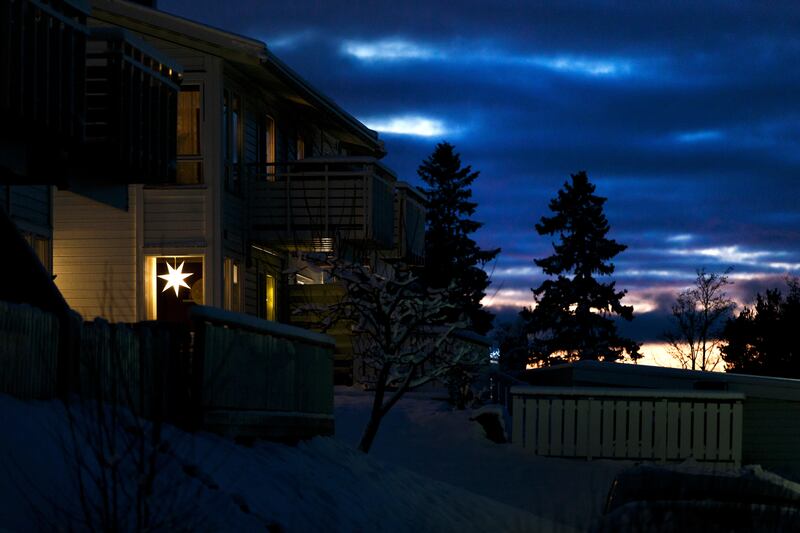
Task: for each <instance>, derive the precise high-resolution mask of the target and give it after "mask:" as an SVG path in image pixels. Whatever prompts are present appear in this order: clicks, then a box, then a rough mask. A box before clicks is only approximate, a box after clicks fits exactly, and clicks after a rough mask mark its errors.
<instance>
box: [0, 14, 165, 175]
mask: <svg viewBox="0 0 800 533" xmlns="http://www.w3.org/2000/svg"><path fill="white" fill-rule="evenodd" d="M88 12H89V4H88V2H86V1H85V0H4V1H3V2H2V3H0V142H2V143H3V147H4V150H3V151H2V153H0V179H2V180H3V181H6V182H10V183H55V184H58V185H66V184H69V183H71V182H73V181H75V180H77V181H80V182H84V181H88V182H96V181H101V182H103V183H108V182H110V181H114V182H116V183H163V182H171V181H173V180H174V179H175V150H176V125H177V99H178V91H179V86H178V84H179V81H180V68H179V67H178V65H177V64H176V63H175V62H174V61H172V60H171V59H168V58H165V57H163V56H162V55H161V54H160V53H159V52H158V51H156V50H155V49H153V48H152V47H150V46H148V45H147V44H146V43H145V42H143V41H141V40H139V39H137V38H135V37H134V36H133V35H131V34H130V33H127V32H125V31H123V30H121V29H118V28H94V29H90V28H88V27H87V25H86V18H87V14H88ZM68 176H69V179H68V178H67V177H68Z"/></svg>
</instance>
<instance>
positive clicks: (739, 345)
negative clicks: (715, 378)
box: [720, 279, 800, 378]
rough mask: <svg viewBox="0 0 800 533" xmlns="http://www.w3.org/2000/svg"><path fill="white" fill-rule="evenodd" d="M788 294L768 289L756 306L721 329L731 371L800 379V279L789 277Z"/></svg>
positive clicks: (747, 309)
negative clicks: (798, 332)
mask: <svg viewBox="0 0 800 533" xmlns="http://www.w3.org/2000/svg"><path fill="white" fill-rule="evenodd" d="M787 285H788V288H789V290H788V294H787V295H786V296H784V295H783V294H782V293H781V291H780V290H778V289H769V290H767V291H766V293H765V294H763V295H762V294H760V293H759V294H758V295H756V302H755V305H754V306H753V307H752V308H750V307H745V308H744V309H743V310H742V312H741V313H739V316H737V317H736V318H729V319H728V321H727V322H726V324H725V327H724V329H723V330H722V334H721V338H722V347H721V349H720V351H721V352H722V358H723V359H724V360H725V364H726V367H727V368H726V370H727V371H728V372H738V373H745V374H758V375H766V376H779V377H784V378H800V340H798V337H797V325H798V324H800V280H797V279H790V280H787Z"/></svg>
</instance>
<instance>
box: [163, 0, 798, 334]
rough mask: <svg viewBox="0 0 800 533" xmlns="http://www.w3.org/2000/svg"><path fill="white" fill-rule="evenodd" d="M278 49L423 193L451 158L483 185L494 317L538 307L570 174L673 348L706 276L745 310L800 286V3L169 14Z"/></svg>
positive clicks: (306, 7)
mask: <svg viewBox="0 0 800 533" xmlns="http://www.w3.org/2000/svg"><path fill="white" fill-rule="evenodd" d="M159 8H160V9H163V10H165V11H168V12H172V13H175V14H178V15H182V16H185V17H188V18H192V19H194V20H198V21H200V22H204V23H207V24H211V25H213V26H217V27H220V28H223V29H226V30H229V31H233V32H236V33H240V34H243V35H247V36H249V37H253V38H256V39H259V40H262V41H264V42H265V43H266V44H267V46H268V47H269V48H270V49H271V50H272V51H273V52H274V53H275V54H277V55H278V56H279V57H280V58H282V59H283V60H284V61H285V62H286V63H288V64H289V65H290V66H291V67H292V68H293V69H294V70H296V71H297V72H298V73H299V74H300V75H301V76H302V77H304V78H305V79H306V80H308V81H309V82H310V83H311V84H312V85H313V86H315V87H316V88H317V89H319V90H320V91H322V92H323V93H325V94H327V95H329V96H330V97H332V98H333V99H334V100H335V101H337V102H338V103H339V104H340V105H341V106H342V107H344V108H345V109H346V110H348V111H349V112H350V113H351V114H353V115H354V116H355V117H357V118H358V119H360V120H361V121H362V122H364V123H365V124H366V125H368V126H369V127H371V128H373V129H375V130H378V131H379V132H380V134H381V138H382V139H383V140H384V141H385V143H386V148H387V150H388V156H387V157H386V158H385V162H386V163H387V164H388V165H389V166H390V167H392V168H393V169H395V170H396V171H397V172H398V175H399V176H400V178H401V179H403V180H405V181H409V182H411V183H415V184H420V183H421V182H420V180H419V178H418V177H417V175H416V168H417V166H418V165H419V163H420V162H421V161H422V160H423V159H424V158H425V157H426V156H427V155H429V154H430V153H431V152H432V151H433V149H434V147H435V145H436V143H437V142H440V141H443V140H447V141H449V142H451V143H453V144H454V145H455V146H456V149H457V151H459V152H460V153H461V158H462V162H464V163H465V164H469V165H471V166H472V168H473V169H475V170H479V171H480V172H481V174H480V177H479V178H478V179H477V180H476V182H475V184H474V187H473V192H474V199H475V200H476V201H477V202H478V204H479V207H478V210H477V213H476V215H475V219H476V220H479V221H482V222H484V223H485V225H484V227H483V228H482V229H481V230H480V231H479V232H478V234H477V236H476V240H477V241H478V242H479V243H480V244H481V245H482V246H484V247H486V248H493V247H497V246H499V247H501V248H502V253H501V254H500V256H499V259H498V260H497V262H496V263H495V264H492V265H489V266H488V267H487V269H488V270H489V271H490V272H491V275H492V286H491V287H490V289H489V291H488V292H489V294H488V296H487V299H486V300H485V303H486V304H488V305H490V306H491V307H492V308H493V309H494V310H495V311H497V312H498V313H499V315H500V316H501V317H503V318H507V317H510V316H513V315H514V313H515V312H516V310H517V309H518V308H520V307H521V306H523V305H531V304H532V303H533V298H532V294H531V291H530V288H531V287H536V286H538V285H539V284H540V283H541V281H542V280H543V279H544V278H543V277H542V274H541V272H540V271H539V269H538V268H536V267H535V265H534V264H533V259H534V258H539V257H544V256H546V255H549V254H550V252H551V250H552V248H551V241H550V239H549V238H546V237H540V236H538V235H537V234H536V232H535V230H534V224H535V222H537V221H538V220H539V218H540V217H541V216H543V215H546V214H548V210H547V204H548V201H549V199H550V198H552V197H553V196H555V194H556V193H557V191H558V189H559V188H560V187H561V186H562V185H563V183H564V182H565V180H567V179H569V176H570V174H571V173H575V172H577V171H579V170H586V171H587V172H588V174H589V177H590V179H591V180H592V181H593V182H594V183H595V184H596V186H597V193H598V194H599V195H601V196H605V197H607V198H608V202H607V203H606V215H607V217H608V219H609V222H610V225H611V233H610V236H611V237H612V238H614V239H616V240H618V241H619V242H621V243H623V244H626V245H627V246H628V249H627V250H626V251H624V252H623V253H621V254H620V255H619V256H617V258H616V259H615V261H614V263H615V265H616V273H615V275H614V279H615V280H616V282H617V286H618V287H619V288H622V289H626V290H627V291H628V295H627V296H626V301H627V302H628V303H629V304H632V305H633V306H634V312H635V315H636V318H635V319H634V321H633V322H632V323H630V324H628V325H626V326H625V327H624V329H623V332H624V333H625V334H627V335H630V336H631V337H633V338H635V339H637V340H640V341H643V342H646V343H655V342H659V341H660V340H661V338H662V334H663V331H664V330H665V329H667V328H669V326H670V322H669V308H670V305H671V303H672V302H673V301H674V299H675V296H676V295H677V293H678V292H679V291H680V290H682V289H683V288H686V287H687V286H689V285H690V284H691V283H692V281H693V278H694V277H695V272H696V270H697V269H698V268H705V269H707V270H708V271H711V272H723V271H724V270H725V269H727V268H728V267H732V268H733V271H732V273H731V275H730V278H731V281H733V282H734V284H733V285H731V286H730V287H729V291H728V292H729V294H730V295H731V296H733V297H734V298H735V299H736V300H737V301H738V302H739V303H740V304H746V303H749V302H750V301H752V299H753V297H754V294H755V293H756V291H759V290H763V289H764V288H767V287H776V286H782V285H783V283H784V278H785V277H786V276H787V275H798V274H800V179H798V177H800V68H798V67H797V66H798V65H800V32H798V31H797V28H799V27H800V3H799V2H783V3H782V2H768V3H767V2H762V3H755V2H753V3H747V2H734V1H725V2H722V1H718V2H717V1H705V2H694V1H692V2H584V1H581V2H578V1H559V2H534V1H505V2H500V1H498V2H488V1H483V2H480V1H477V0H466V1H460V2H455V1H452V2H443V1H437V0H424V1H421V0H404V1H402V2H379V1H359V0H346V1H340V0H324V1H322V0H319V1H312V0H294V1H292V2H264V1H262V0H238V1H237V2H230V3H225V4H220V3H218V2H216V1H213V2H212V1H209V0H161V1H160V2H159Z"/></svg>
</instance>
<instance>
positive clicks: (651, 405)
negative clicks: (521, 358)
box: [511, 387, 744, 465]
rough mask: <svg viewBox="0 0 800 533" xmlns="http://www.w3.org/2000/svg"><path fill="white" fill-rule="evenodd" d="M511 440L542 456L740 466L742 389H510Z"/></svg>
mask: <svg viewBox="0 0 800 533" xmlns="http://www.w3.org/2000/svg"><path fill="white" fill-rule="evenodd" d="M511 396H512V405H513V419H512V442H514V443H515V444H517V445H519V446H522V447H523V448H525V449H526V450H530V451H531V452H533V453H535V454H537V455H545V456H553V457H583V458H586V459H595V458H610V459H638V460H654V461H680V460H684V459H689V458H693V459H695V460H697V461H708V462H721V463H732V464H735V465H739V464H740V463H741V457H742V402H743V400H744V395H743V394H738V393H721V392H695V391H663V390H653V389H600V388H588V387H575V388H560V387H512V388H511Z"/></svg>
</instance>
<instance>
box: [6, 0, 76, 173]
mask: <svg viewBox="0 0 800 533" xmlns="http://www.w3.org/2000/svg"><path fill="white" fill-rule="evenodd" d="M88 12H89V6H88V3H87V2H85V1H83V0H49V1H43V0H41V1H40V0H5V1H4V2H2V3H0V140H1V141H2V143H3V146H4V147H6V148H8V149H7V150H4V152H3V154H2V157H0V171H1V172H2V175H3V176H2V177H3V178H4V180H5V181H13V176H18V177H19V176H23V177H26V178H27V177H28V176H31V175H32V174H36V173H37V172H36V169H37V168H38V169H40V170H39V172H38V173H40V174H43V173H47V172H49V171H52V169H59V168H60V167H61V165H62V164H63V162H64V159H65V156H64V154H65V153H68V152H69V151H70V149H71V148H72V147H73V146H74V145H76V144H78V143H80V142H81V141H82V139H83V121H84V106H85V102H84V74H85V65H84V57H85V53H86V41H87V35H88V31H87V27H86V16H87V14H88ZM23 181H24V182H25V183H30V182H31V181H30V180H28V179H25V180H23Z"/></svg>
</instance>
